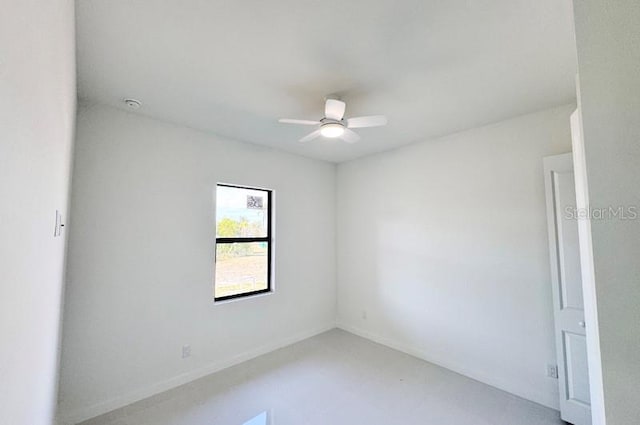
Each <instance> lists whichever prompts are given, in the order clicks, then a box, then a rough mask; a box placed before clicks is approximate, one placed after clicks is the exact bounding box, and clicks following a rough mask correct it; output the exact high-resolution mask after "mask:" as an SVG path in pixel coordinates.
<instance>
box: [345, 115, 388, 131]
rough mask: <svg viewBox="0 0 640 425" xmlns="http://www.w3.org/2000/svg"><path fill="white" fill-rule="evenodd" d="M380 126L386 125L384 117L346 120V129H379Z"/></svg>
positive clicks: (372, 116)
mask: <svg viewBox="0 0 640 425" xmlns="http://www.w3.org/2000/svg"><path fill="white" fill-rule="evenodd" d="M381 125H387V117H385V116H384V115H371V116H369V117H356V118H349V119H348V120H347V127H349V128H361V127H379V126H381Z"/></svg>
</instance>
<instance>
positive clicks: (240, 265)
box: [214, 184, 272, 301]
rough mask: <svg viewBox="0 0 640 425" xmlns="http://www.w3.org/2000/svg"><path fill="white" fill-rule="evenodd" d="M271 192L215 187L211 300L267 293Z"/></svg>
mask: <svg viewBox="0 0 640 425" xmlns="http://www.w3.org/2000/svg"><path fill="white" fill-rule="evenodd" d="M271 227H272V226H271V191H270V190H266V189H256V188H250V187H242V186H233V185H228V184H218V185H217V187H216V251H215V256H216V257H215V281H214V300H215V301H223V300H228V299H232V298H239V297H246V296H249V295H256V294H261V293H265V292H270V291H271Z"/></svg>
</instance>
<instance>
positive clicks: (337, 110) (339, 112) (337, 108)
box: [324, 99, 347, 121]
mask: <svg viewBox="0 0 640 425" xmlns="http://www.w3.org/2000/svg"><path fill="white" fill-rule="evenodd" d="M346 107H347V105H346V103H344V102H343V101H341V100H336V99H327V103H326V104H325V105H324V116H325V118H329V119H332V120H336V121H340V120H341V119H342V118H343V117H344V110H345V108H346Z"/></svg>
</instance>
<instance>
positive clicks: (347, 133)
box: [340, 128, 360, 143]
mask: <svg viewBox="0 0 640 425" xmlns="http://www.w3.org/2000/svg"><path fill="white" fill-rule="evenodd" d="M340 138H341V139H342V140H344V141H345V142H347V143H355V142H357V141H358V140H360V136H358V133H356V132H355V131H353V130H349V129H348V128H345V129H344V133H342V136H340Z"/></svg>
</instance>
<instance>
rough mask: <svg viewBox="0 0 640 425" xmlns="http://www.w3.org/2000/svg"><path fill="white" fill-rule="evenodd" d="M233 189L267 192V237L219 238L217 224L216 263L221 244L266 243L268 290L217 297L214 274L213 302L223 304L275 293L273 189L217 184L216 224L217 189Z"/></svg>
mask: <svg viewBox="0 0 640 425" xmlns="http://www.w3.org/2000/svg"><path fill="white" fill-rule="evenodd" d="M220 186H222V187H232V188H235V189H249V190H257V191H261V192H266V194H267V236H255V237H254V236H251V237H231V238H227V237H225V238H219V237H218V230H217V224H216V246H215V250H214V253H213V255H214V263H217V261H218V258H217V253H218V244H219V243H227V244H228V243H251V242H266V243H267V287H266V289H260V290H257V291H251V292H242V293H240V294H233V295H227V296H224V297H216V276H215V273H214V276H213V301H214V302H221V301H228V300H234V299H238V298H245V297H251V296H255V295H260V294H266V293H269V292H273V287H272V283H271V269H272V267H271V260H272V257H271V256H272V243H271V242H272V240H273V238H272V229H273V226H272V223H271V221H272V220H273V216H272V214H271V212H272V209H273V202H272V200H273V190H271V189H264V188H261V187H252V186H241V185H236V184H228V183H217V184H216V223H217V219H218V217H217V215H218V198H217V188H218V187H220Z"/></svg>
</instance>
